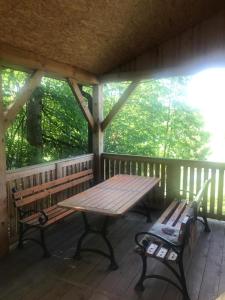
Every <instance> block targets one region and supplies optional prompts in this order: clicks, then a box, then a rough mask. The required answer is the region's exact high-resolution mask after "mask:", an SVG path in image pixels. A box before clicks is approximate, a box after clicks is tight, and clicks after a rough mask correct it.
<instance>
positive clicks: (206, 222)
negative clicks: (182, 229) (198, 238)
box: [202, 216, 211, 232]
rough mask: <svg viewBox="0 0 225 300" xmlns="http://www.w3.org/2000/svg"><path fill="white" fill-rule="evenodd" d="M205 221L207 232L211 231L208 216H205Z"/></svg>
mask: <svg viewBox="0 0 225 300" xmlns="http://www.w3.org/2000/svg"><path fill="white" fill-rule="evenodd" d="M202 218H203V221H204V225H205V232H211V230H210V228H209V223H208V220H207V218H206V216H203V217H202Z"/></svg>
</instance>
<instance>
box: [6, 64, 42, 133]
mask: <svg viewBox="0 0 225 300" xmlns="http://www.w3.org/2000/svg"><path fill="white" fill-rule="evenodd" d="M43 74H44V73H43V71H40V70H37V71H36V72H35V73H34V74H33V75H32V76H31V77H30V79H29V80H27V82H26V83H25V85H24V87H23V88H22V89H21V91H20V92H19V93H18V96H17V97H16V99H15V101H14V102H13V103H12V104H11V105H10V106H9V107H8V108H7V110H6V111H5V112H4V128H5V130H6V129H7V128H8V127H9V126H10V124H11V123H12V122H13V121H14V120H15V118H16V116H17V114H18V113H19V111H20V109H21V108H22V107H23V106H24V104H25V103H26V102H27V101H28V100H29V98H30V96H31V95H32V93H33V91H34V90H35V89H36V88H37V86H38V85H39V84H40V82H41V79H42V77H43Z"/></svg>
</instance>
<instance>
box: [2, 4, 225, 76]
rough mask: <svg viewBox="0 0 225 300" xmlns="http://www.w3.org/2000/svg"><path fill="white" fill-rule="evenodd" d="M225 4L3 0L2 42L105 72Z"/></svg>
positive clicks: (206, 16) (91, 70)
mask: <svg viewBox="0 0 225 300" xmlns="http://www.w3.org/2000/svg"><path fill="white" fill-rule="evenodd" d="M224 7H225V1H224V0H216V1H215V0H0V41H1V42H4V43H7V44H9V45H12V46H15V47H18V48H21V49H25V50H29V51H32V52H34V53H37V54H41V55H43V56H45V57H46V58H51V59H54V60H56V61H58V62H64V63H68V64H71V65H75V66H77V67H80V68H82V69H84V70H87V71H90V72H92V73H95V74H102V73H105V72H108V71H110V70H112V69H114V68H115V67H116V66H118V65H120V64H123V63H125V62H127V61H129V60H130V59H132V58H134V57H135V56H137V55H139V54H141V53H142V52H143V51H146V50H148V49H149V48H151V47H153V46H155V45H157V44H160V43H161V42H163V41H165V40H168V39H169V38H171V37H173V36H175V35H176V34H178V33H180V32H182V31H184V30H186V29H187V28H189V27H190V26H193V25H195V24H197V23H199V22H201V21H202V20H204V19H206V18H208V17H210V16H211V15H213V14H214V13H216V12H217V11H219V10H221V9H223V8H224Z"/></svg>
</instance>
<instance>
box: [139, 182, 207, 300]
mask: <svg viewBox="0 0 225 300" xmlns="http://www.w3.org/2000/svg"><path fill="white" fill-rule="evenodd" d="M209 182H210V180H207V181H206V182H205V183H204V185H203V188H202V189H201V190H200V191H199V193H198V195H197V196H196V200H194V201H193V202H192V203H191V205H190V209H189V214H188V216H187V218H186V221H185V223H181V226H182V232H183V234H182V240H181V241H180V242H179V243H174V242H172V241H171V240H170V239H169V237H168V238H165V235H164V236H162V235H160V234H156V233H154V231H153V232H151V229H150V230H149V231H148V232H139V233H137V234H136V235H135V243H136V245H137V246H136V248H135V252H137V253H138V254H139V255H140V256H141V259H142V272H141V275H140V278H139V280H138V282H137V284H136V286H135V289H136V290H137V291H143V290H144V285H143V283H144V281H145V280H146V279H150V278H156V279H159V280H163V281H166V282H168V283H170V284H172V285H173V286H174V287H176V288H177V289H178V290H179V291H180V292H181V293H182V294H183V297H184V299H185V300H190V297H189V294H188V290H187V285H186V279H185V273H184V261H183V254H184V249H185V246H186V244H187V242H188V240H189V237H190V226H191V224H195V223H196V221H200V222H201V223H202V224H203V225H204V229H205V232H210V228H209V225H208V222H207V218H206V215H205V212H204V210H203V212H202V216H201V218H202V219H200V218H199V217H198V213H199V209H200V206H201V203H202V198H203V195H204V193H205V191H206V188H207V187H208V184H209ZM156 223H157V222H156ZM179 238H180V237H179ZM155 241H156V242H160V243H161V244H162V245H163V246H165V247H166V248H168V249H170V250H172V251H174V252H175V253H176V254H177V259H176V261H175V262H173V264H171V262H170V261H168V260H167V259H161V258H159V257H157V256H154V255H149V254H148V253H147V249H148V246H149V245H150V242H155ZM148 257H153V258H155V259H156V260H158V261H160V262H161V263H163V264H164V265H165V266H166V267H167V268H168V269H169V270H170V271H171V272H172V273H173V274H174V276H175V277H176V279H177V281H178V282H175V281H174V280H172V279H170V278H168V277H165V276H163V275H158V274H147V258H148ZM176 265H177V266H178V270H176V268H175V266H176Z"/></svg>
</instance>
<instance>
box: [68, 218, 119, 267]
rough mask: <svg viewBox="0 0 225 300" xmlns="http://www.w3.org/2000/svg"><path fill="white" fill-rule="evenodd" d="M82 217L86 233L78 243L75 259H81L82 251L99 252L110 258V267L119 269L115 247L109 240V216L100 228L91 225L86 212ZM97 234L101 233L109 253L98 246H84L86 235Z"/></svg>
mask: <svg viewBox="0 0 225 300" xmlns="http://www.w3.org/2000/svg"><path fill="white" fill-rule="evenodd" d="M82 217H83V221H84V233H83V234H82V235H81V236H80V238H79V240H78V243H77V248H76V252H75V254H74V258H75V259H80V258H81V255H80V253H81V252H85V251H88V252H94V253H97V254H100V255H102V256H104V257H106V258H108V259H109V260H110V265H109V269H110V270H116V269H118V265H117V263H116V260H115V255H114V250H113V247H112V245H111V243H110V241H109V239H108V238H107V226H108V222H109V216H106V217H104V222H103V225H102V227H101V228H100V229H99V230H98V229H94V228H92V227H91V225H90V224H89V222H88V219H87V216H86V214H85V213H84V212H82ZM93 233H94V234H97V235H100V236H101V237H102V238H103V240H104V241H105V244H106V246H107V248H108V250H109V253H106V252H104V251H102V250H100V249H96V248H86V247H82V244H83V241H84V239H85V238H86V236H88V235H89V234H93Z"/></svg>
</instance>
